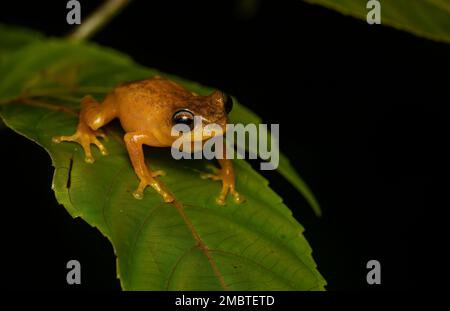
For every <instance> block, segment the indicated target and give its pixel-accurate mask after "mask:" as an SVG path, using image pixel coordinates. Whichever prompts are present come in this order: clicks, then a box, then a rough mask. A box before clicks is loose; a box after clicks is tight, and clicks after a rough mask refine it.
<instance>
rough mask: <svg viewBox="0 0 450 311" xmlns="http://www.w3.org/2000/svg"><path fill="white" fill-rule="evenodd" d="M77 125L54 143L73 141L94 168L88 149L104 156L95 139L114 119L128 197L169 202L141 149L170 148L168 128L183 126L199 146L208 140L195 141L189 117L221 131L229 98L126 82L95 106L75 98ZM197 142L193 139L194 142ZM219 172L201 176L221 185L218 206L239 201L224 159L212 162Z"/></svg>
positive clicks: (163, 83) (89, 99) (169, 83)
mask: <svg viewBox="0 0 450 311" xmlns="http://www.w3.org/2000/svg"><path fill="white" fill-rule="evenodd" d="M80 106H81V109H80V112H79V116H78V126H77V129H76V131H75V133H74V134H73V135H70V136H55V137H53V139H52V140H53V142H54V143H61V142H76V143H78V144H80V145H81V147H82V148H83V151H84V155H85V161H86V162H87V163H94V162H95V159H94V157H93V155H92V151H91V145H94V146H96V147H97V148H98V149H99V151H100V153H101V154H102V155H104V156H106V155H108V151H107V149H106V147H105V146H104V144H103V143H102V142H101V141H100V139H102V140H103V139H107V136H106V134H105V132H104V131H103V130H102V127H104V126H105V125H107V124H108V123H110V122H111V121H112V120H114V119H119V122H120V124H121V127H122V128H123V130H124V132H125V135H124V137H123V141H124V142H125V146H126V149H127V151H128V155H129V158H130V160H131V164H132V167H133V169H134V171H135V173H136V175H137V177H138V179H139V186H138V187H137V189H136V190H135V191H134V192H133V196H134V197H135V198H136V199H142V198H143V197H144V191H145V190H146V188H147V187H151V188H153V189H154V190H155V191H156V192H157V193H158V194H159V195H161V197H162V199H163V201H164V202H166V203H171V202H174V200H175V197H174V195H173V194H172V193H171V192H170V191H169V190H168V189H167V187H166V186H165V185H164V184H163V183H162V181H161V180H160V177H161V176H164V175H166V173H165V171H163V170H156V171H153V170H152V169H150V167H149V166H147V163H146V160H145V157H144V151H143V147H144V145H146V146H150V147H170V146H172V144H173V142H174V141H175V140H176V139H177V137H176V136H173V135H172V133H171V130H172V127H173V126H175V125H177V124H183V125H186V126H188V127H189V129H190V131H191V135H192V137H200V139H201V141H202V143H204V142H206V141H207V140H208V139H210V138H211V135H206V134H204V133H201V135H200V136H195V134H196V133H195V128H194V118H195V117H200V119H201V121H202V123H205V125H207V124H217V125H219V126H220V128H221V129H223V133H225V131H226V124H227V120H228V114H229V113H230V111H231V109H232V106H233V99H232V97H231V96H229V95H227V94H226V93H225V92H222V91H219V90H215V91H213V92H212V93H211V94H209V95H204V96H203V95H198V94H196V93H195V92H191V91H189V90H187V89H186V88H184V87H183V86H181V85H180V84H178V83H176V82H174V81H173V80H170V79H168V78H164V77H161V76H154V77H151V78H148V79H144V80H138V81H131V82H126V83H122V84H119V85H117V86H116V87H115V88H114V89H113V90H112V91H110V92H109V93H108V94H106V96H105V97H104V99H103V100H102V101H101V102H99V101H97V100H96V99H95V98H94V97H93V96H91V95H86V96H84V97H83V98H82V99H81V105H80ZM197 139H198V138H197ZM217 161H218V162H219V165H220V169H219V168H216V167H215V166H212V165H209V166H208V167H209V168H212V170H213V172H212V173H203V174H201V176H200V177H201V178H204V179H212V180H216V181H221V182H222V188H221V190H220V193H219V194H218V196H217V197H216V202H217V203H218V204H219V205H225V202H226V198H227V196H228V195H231V196H232V197H233V199H234V201H235V202H236V203H242V202H244V201H245V199H244V197H243V196H242V195H240V194H239V193H238V192H237V191H236V187H235V173H234V168H233V163H232V161H231V160H230V159H226V158H225V157H224V158H222V159H217Z"/></svg>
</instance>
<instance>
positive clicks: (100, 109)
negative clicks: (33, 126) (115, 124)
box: [53, 95, 116, 163]
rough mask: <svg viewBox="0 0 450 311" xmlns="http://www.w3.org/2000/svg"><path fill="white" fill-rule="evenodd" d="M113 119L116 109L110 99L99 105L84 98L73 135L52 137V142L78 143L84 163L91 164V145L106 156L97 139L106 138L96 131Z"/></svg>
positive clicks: (104, 149) (92, 159) (90, 98)
mask: <svg viewBox="0 0 450 311" xmlns="http://www.w3.org/2000/svg"><path fill="white" fill-rule="evenodd" d="M115 117H116V109H115V104H114V102H113V100H112V98H110V97H106V98H105V100H104V101H103V103H101V104H100V103H98V102H97V101H96V100H95V99H94V98H93V97H92V96H89V95H88V96H85V97H83V98H82V99H81V111H80V116H79V121H78V127H77V130H76V132H75V134H73V135H71V136H58V137H53V142H55V143H60V142H63V141H73V142H77V143H79V144H80V145H81V146H82V147H83V150H84V154H85V161H86V162H88V163H93V162H94V157H93V156H92V152H91V144H94V145H96V146H97V148H98V149H99V150H100V152H101V153H102V154H103V155H106V154H108V153H107V150H106V148H105V146H103V144H102V143H101V142H100V141H99V140H98V138H97V137H102V138H106V136H105V134H103V133H102V132H101V131H99V130H98V129H99V128H100V127H102V126H103V125H105V124H107V123H108V122H110V121H111V120H112V119H114V118H115Z"/></svg>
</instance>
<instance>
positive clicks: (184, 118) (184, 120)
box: [172, 109, 194, 130]
mask: <svg viewBox="0 0 450 311" xmlns="http://www.w3.org/2000/svg"><path fill="white" fill-rule="evenodd" d="M172 122H173V124H174V125H176V124H186V125H187V126H189V128H190V129H191V130H192V129H193V128H194V114H193V113H192V112H190V111H189V110H187V109H181V110H178V111H177V112H175V113H174V114H173V116H172Z"/></svg>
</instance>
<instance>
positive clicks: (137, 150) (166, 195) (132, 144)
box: [124, 132, 174, 202]
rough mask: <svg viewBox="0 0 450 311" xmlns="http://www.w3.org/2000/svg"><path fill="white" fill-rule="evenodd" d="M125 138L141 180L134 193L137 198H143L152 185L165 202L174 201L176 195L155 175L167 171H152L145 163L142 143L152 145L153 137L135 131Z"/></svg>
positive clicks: (135, 169) (129, 153) (132, 161)
mask: <svg viewBox="0 0 450 311" xmlns="http://www.w3.org/2000/svg"><path fill="white" fill-rule="evenodd" d="M124 140H125V144H126V146H127V150H128V155H129V156H130V159H131V163H132V164H133V168H134V171H135V172H136V175H137V176H138V177H139V181H140V182H139V187H138V188H137V189H136V191H135V192H134V193H133V196H134V197H135V198H136V199H142V198H143V197H144V190H145V188H147V186H151V187H152V188H153V189H155V190H156V192H158V193H159V194H160V195H161V196H162V197H163V199H164V202H173V200H174V197H173V196H172V194H170V192H168V191H167V190H166V189H165V187H164V185H163V184H162V183H161V182H159V181H158V180H156V179H155V177H157V176H161V175H164V174H165V173H164V172H163V171H155V172H152V171H151V170H150V169H149V168H148V167H147V165H146V163H145V159H144V151H143V149H142V145H151V138H150V137H149V136H148V135H146V134H143V133H139V132H134V133H127V134H126V135H125V137H124Z"/></svg>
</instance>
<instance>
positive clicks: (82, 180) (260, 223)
mask: <svg viewBox="0 0 450 311" xmlns="http://www.w3.org/2000/svg"><path fill="white" fill-rule="evenodd" d="M0 74H1V76H2V80H0V102H1V103H2V104H1V105H0V115H1V117H2V118H3V120H4V121H5V123H6V125H7V126H8V127H10V128H12V129H13V130H15V131H16V132H18V133H20V134H21V135H23V136H25V137H27V138H29V139H31V140H33V141H34V142H36V143H38V144H39V145H40V146H42V147H43V148H45V150H47V152H48V153H49V155H50V156H51V159H52V163H53V166H54V167H55V173H54V179H53V185H52V188H53V190H54V191H55V194H56V198H57V200H58V202H59V203H61V204H62V205H64V207H65V208H66V209H67V211H68V212H69V213H70V214H71V215H72V216H73V217H81V218H83V219H84V220H85V221H86V222H87V223H89V224H90V225H92V226H95V227H97V228H98V229H99V230H100V232H101V233H102V234H103V235H104V236H106V237H107V238H108V239H109V240H110V241H111V243H112V245H113V247H114V251H115V254H116V256H117V270H118V271H117V272H118V277H119V278H120V281H121V285H122V287H123V289H126V290H223V289H230V290H323V289H324V286H325V284H326V282H325V280H324V279H323V277H322V276H321V275H320V273H319V272H318V271H317V269H316V264H315V262H314V260H313V258H312V256H311V248H310V246H309V244H308V242H307V241H306V239H305V238H304V236H303V230H304V229H303V227H302V226H301V225H300V224H299V223H298V222H296V221H295V219H294V218H293V217H292V214H291V211H290V210H289V209H288V208H287V207H286V206H285V205H284V204H283V203H282V200H281V198H280V197H279V196H278V195H276V194H275V193H274V192H273V191H272V190H271V189H270V188H269V187H268V182H267V180H265V179H264V178H263V177H262V176H261V175H259V174H258V173H257V172H256V171H254V170H253V169H252V168H251V167H250V165H249V164H248V163H247V162H246V161H244V160H234V165H235V170H236V176H237V180H236V186H237V188H238V189H239V191H240V192H241V193H242V194H243V195H244V196H245V197H246V199H247V201H246V203H244V204H241V205H236V204H234V202H233V201H232V200H228V201H227V206H225V207H223V206H218V205H216V204H215V197H216V195H217V194H218V192H219V190H220V184H219V183H217V182H212V181H209V180H203V179H201V178H200V177H199V174H200V172H204V171H206V166H207V164H208V161H204V160H181V161H176V160H174V159H173V158H172V157H171V155H170V150H166V149H163V148H148V149H147V150H146V151H147V153H146V158H147V160H148V162H149V165H150V166H151V167H152V169H154V170H159V169H162V170H165V171H166V172H167V176H164V177H161V180H162V181H163V183H164V184H165V185H167V187H168V188H169V189H170V190H171V191H172V192H173V193H174V195H175V197H176V199H177V200H176V202H175V203H173V204H167V203H163V202H162V199H161V197H160V196H159V195H158V194H156V193H155V192H154V191H153V190H152V189H148V190H146V192H145V197H144V199H143V200H136V199H134V198H133V196H132V194H131V193H132V192H133V190H134V189H135V188H136V187H137V185H138V179H137V177H136V175H135V173H134V171H133V169H132V167H131V164H130V161H129V158H128V154H127V152H126V149H125V147H124V144H123V142H122V137H123V135H124V133H123V131H122V129H121V128H120V126H118V124H112V125H109V126H107V127H106V132H107V135H108V137H109V140H108V141H107V142H105V146H106V147H107V148H108V151H109V155H108V156H102V155H101V154H100V153H99V152H98V151H97V150H96V149H95V150H93V154H94V157H95V158H96V162H95V163H94V164H87V163H86V162H85V161H84V154H83V151H82V149H81V148H80V146H79V145H77V144H73V143H61V144H54V143H52V137H53V136H57V135H66V134H71V133H73V132H74V131H75V128H76V124H77V111H78V108H79V101H80V99H81V97H82V96H84V95H86V94H88V93H89V94H91V95H93V96H94V97H96V98H97V99H99V100H100V99H102V98H103V96H105V94H106V93H107V92H108V91H109V90H111V88H112V87H113V86H115V85H116V84H118V83H121V82H124V81H130V80H136V79H143V78H149V77H151V76H154V75H156V74H159V75H163V76H167V75H164V74H161V73H158V72H157V71H156V70H153V69H148V68H145V67H142V66H140V65H138V64H136V63H134V62H133V61H132V60H131V59H130V58H128V57H126V56H124V55H122V54H120V53H118V52H116V51H113V50H110V49H106V48H102V47H99V46H96V45H94V44H87V43H71V42H67V41H64V40H43V41H41V42H35V43H32V44H28V45H25V46H24V47H23V48H21V49H19V50H17V51H16V52H15V53H13V54H9V55H7V56H6V60H5V61H3V62H1V63H0ZM169 77H170V78H171V79H174V80H176V81H177V82H179V83H181V84H182V85H184V86H185V87H187V88H189V89H190V90H193V91H195V92H198V93H200V94H206V93H209V92H210V91H211V89H210V88H206V87H203V86H200V85H199V84H196V83H193V82H189V81H185V80H183V79H180V78H177V77H172V76H169ZM237 107H238V108H237V110H236V111H237V112H239V111H240V110H241V109H242V110H243V109H244V108H243V107H242V106H240V105H239V104H237ZM236 111H235V112H234V113H235V114H236ZM236 117H237V116H236Z"/></svg>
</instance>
